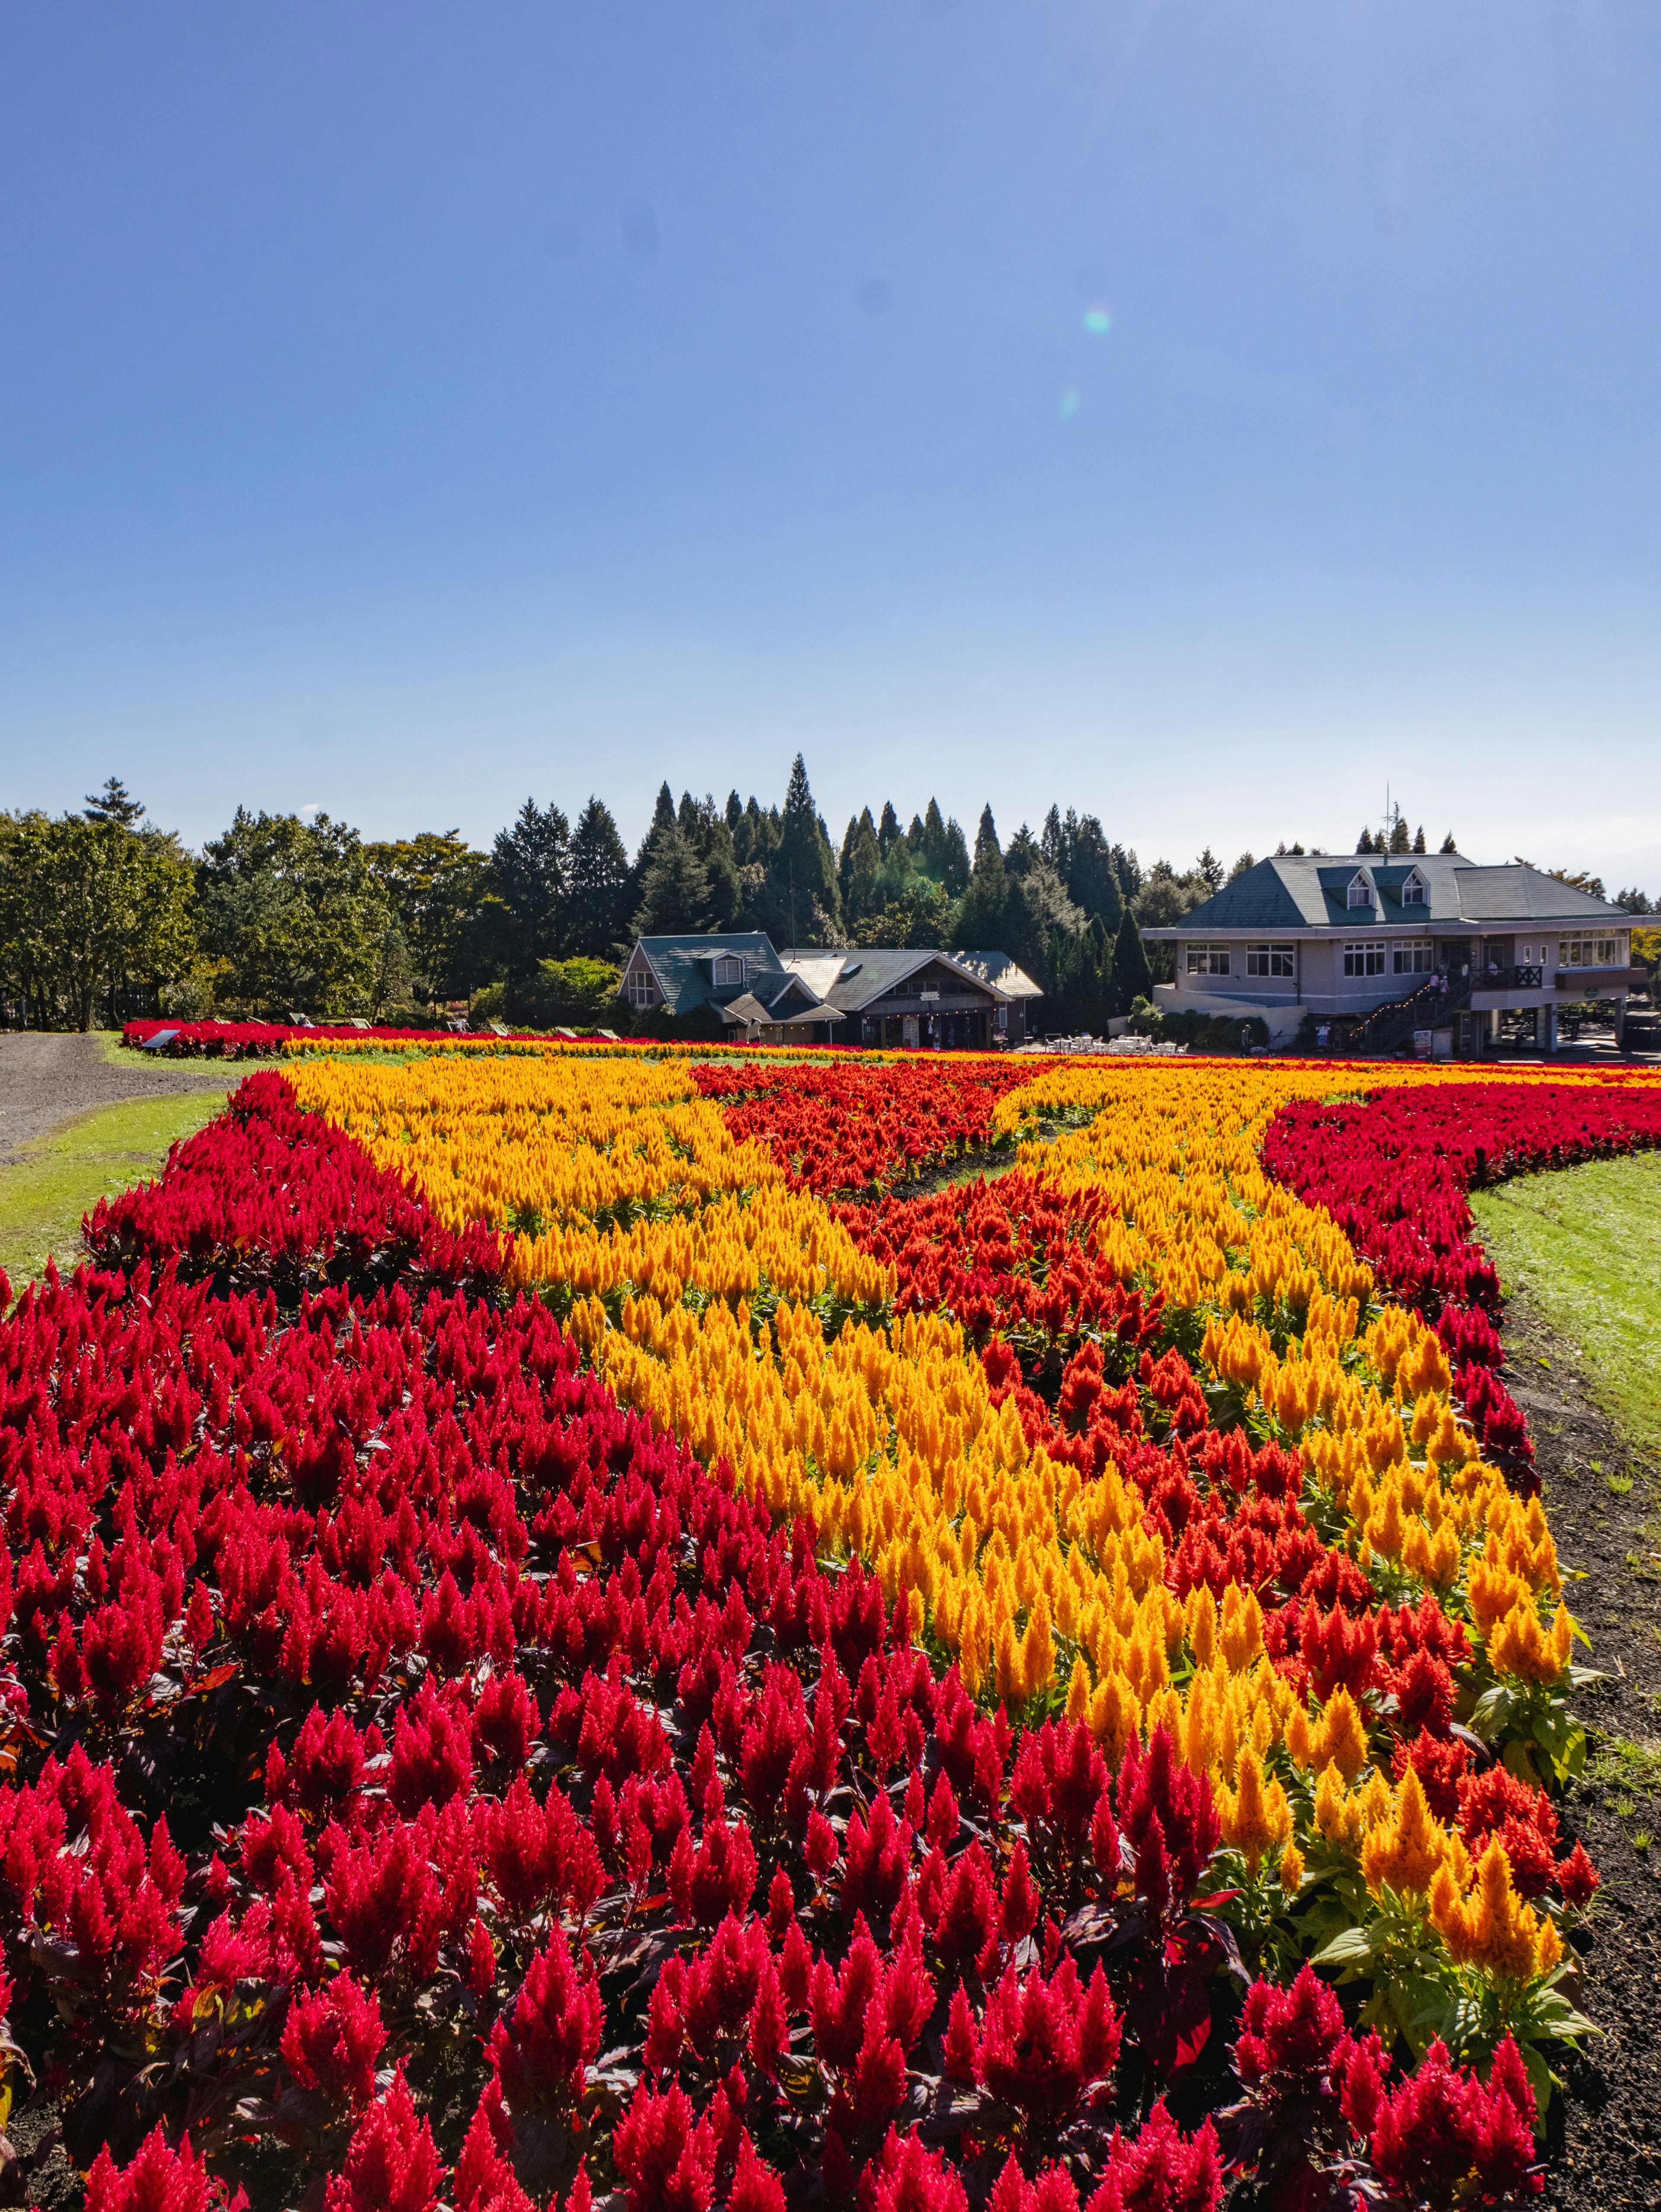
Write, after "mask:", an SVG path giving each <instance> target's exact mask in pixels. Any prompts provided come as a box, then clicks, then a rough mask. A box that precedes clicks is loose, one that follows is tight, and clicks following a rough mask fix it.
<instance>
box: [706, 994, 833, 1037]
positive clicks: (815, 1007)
mask: <svg viewBox="0 0 1661 2212" xmlns="http://www.w3.org/2000/svg"><path fill="white" fill-rule="evenodd" d="M721 1019H722V1021H724V1022H730V1023H732V1024H733V1026H734V1027H735V1028H736V1027H745V1028H749V1029H783V1028H785V1027H787V1026H788V1025H794V1024H796V1023H798V1022H839V1021H840V1020H841V1019H842V1016H841V1015H840V1014H839V1013H838V1012H837V1009H836V1008H835V1007H834V1006H824V1005H822V1004H820V1003H819V1002H818V1001H817V1000H813V1001H812V1002H810V1001H809V1000H806V999H803V998H798V997H796V996H794V994H790V993H788V992H784V991H780V992H777V993H776V994H775V996H774V999H773V1003H772V1005H771V1006H764V1005H763V1004H762V1002H761V1000H759V999H758V998H757V996H756V994H755V993H754V992H753V991H746V992H745V994H743V996H742V997H741V998H737V999H734V1000H733V1001H732V1002H731V1004H730V1005H728V1006H723V1007H722V1008H721Z"/></svg>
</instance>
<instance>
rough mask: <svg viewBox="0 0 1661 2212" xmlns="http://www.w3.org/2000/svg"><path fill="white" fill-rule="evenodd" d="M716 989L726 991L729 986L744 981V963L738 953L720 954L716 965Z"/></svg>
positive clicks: (716, 958)
mask: <svg viewBox="0 0 1661 2212" xmlns="http://www.w3.org/2000/svg"><path fill="white" fill-rule="evenodd" d="M714 977H715V988H716V989H717V990H718V991H720V990H725V989H726V988H727V987H728V986H729V985H731V984H733V983H741V982H743V981H744V963H743V961H742V960H741V959H740V958H739V956H738V954H737V953H736V952H722V953H719V954H718V955H717V956H716V957H715V963H714Z"/></svg>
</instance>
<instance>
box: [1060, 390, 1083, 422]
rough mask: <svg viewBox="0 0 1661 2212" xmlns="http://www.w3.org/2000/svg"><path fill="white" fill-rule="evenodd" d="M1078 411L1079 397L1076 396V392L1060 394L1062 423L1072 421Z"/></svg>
mask: <svg viewBox="0 0 1661 2212" xmlns="http://www.w3.org/2000/svg"><path fill="white" fill-rule="evenodd" d="M1078 411H1079V395H1078V393H1077V392H1076V391H1068V392H1062V405H1061V416H1062V422H1071V421H1072V420H1073V417H1074V416H1075V415H1076V414H1077V413H1078Z"/></svg>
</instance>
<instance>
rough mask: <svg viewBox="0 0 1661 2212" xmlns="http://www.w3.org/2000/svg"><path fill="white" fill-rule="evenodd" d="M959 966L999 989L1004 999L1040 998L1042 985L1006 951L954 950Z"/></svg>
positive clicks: (954, 956) (953, 955)
mask: <svg viewBox="0 0 1661 2212" xmlns="http://www.w3.org/2000/svg"><path fill="white" fill-rule="evenodd" d="M952 958H953V959H954V960H955V961H956V962H957V963H958V967H959V968H967V969H969V971H970V974H971V975H978V976H979V977H980V979H981V981H982V982H983V983H989V984H990V985H991V986H992V987H993V989H994V990H995V991H1001V992H1002V993H1003V994H1004V996H1005V998H1006V999H1042V998H1043V984H1042V983H1035V982H1034V981H1033V980H1032V978H1031V976H1030V975H1028V974H1027V972H1026V970H1025V969H1024V968H1018V967H1017V966H1016V965H1015V963H1014V962H1013V960H1012V959H1011V958H1010V957H1009V955H1008V954H1007V952H954V953H953V954H952Z"/></svg>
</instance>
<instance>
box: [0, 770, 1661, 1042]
mask: <svg viewBox="0 0 1661 2212" xmlns="http://www.w3.org/2000/svg"><path fill="white" fill-rule="evenodd" d="M1368 834H1369V846H1368V848H1367V849H1371V848H1372V847H1371V833H1368ZM1380 842H1381V843H1382V842H1383V838H1382V836H1381V838H1380ZM1390 843H1391V845H1392V847H1393V846H1394V845H1395V838H1394V837H1392V838H1391V840H1390ZM1450 843H1451V841H1450ZM1281 849H1282V851H1286V850H1288V849H1290V850H1293V851H1301V850H1302V849H1303V848H1301V846H1294V847H1292V848H1287V847H1284V846H1283V847H1282V848H1281ZM1358 849H1362V848H1360V846H1359V844H1358ZM1412 849H1417V850H1420V851H1422V850H1423V849H1424V846H1423V837H1422V833H1421V836H1420V838H1419V840H1418V841H1417V842H1416V847H1415V848H1412ZM1253 865H1254V862H1253V858H1252V855H1251V854H1250V853H1243V854H1241V855H1240V856H1239V858H1238V860H1237V861H1236V862H1235V863H1234V866H1233V867H1232V870H1228V871H1226V870H1225V869H1224V867H1223V866H1222V864H1221V863H1220V862H1219V861H1218V860H1216V859H1215V858H1214V855H1213V854H1212V853H1211V851H1210V849H1209V848H1207V850H1206V851H1204V852H1202V854H1201V855H1200V857H1199V859H1198V860H1196V862H1195V863H1194V865H1193V866H1191V867H1189V868H1187V869H1182V870H1179V869H1177V868H1176V867H1174V866H1172V865H1171V863H1170V862H1169V861H1167V860H1157V861H1155V862H1154V863H1153V866H1152V867H1150V868H1147V869H1146V870H1144V869H1143V867H1142V866H1141V864H1140V863H1139V861H1138V860H1137V857H1136V854H1135V850H1134V849H1132V848H1129V847H1127V846H1125V845H1123V844H1122V843H1119V842H1116V841H1114V840H1113V839H1111V838H1110V836H1109V835H1108V833H1107V831H1106V830H1105V829H1104V828H1103V826H1102V823H1101V822H1100V821H1099V819H1098V817H1096V816H1095V815H1093V814H1083V815H1081V814H1080V813H1079V812H1078V811H1076V810H1075V809H1074V808H1072V807H1069V808H1068V809H1067V810H1066V811H1062V808H1061V807H1060V806H1059V805H1056V806H1052V807H1051V808H1050V811H1049V813H1048V814H1047V815H1046V816H1045V817H1044V819H1043V823H1042V824H1041V826H1040V827H1039V829H1037V831H1036V832H1035V831H1034V830H1033V829H1031V828H1030V827H1029V826H1028V825H1027V824H1026V823H1022V824H1021V825H1020V826H1019V828H1018V829H1016V830H1015V831H1014V832H1013V835H1012V836H1009V838H1008V839H1007V842H1004V841H1002V840H1001V838H1000V836H999V833H998V829H997V826H996V823H995V820H994V817H993V813H992V809H991V807H990V805H988V806H987V807H986V808H985V809H984V810H983V812H982V814H981V817H980V821H979V823H978V825H977V830H976V835H975V840H974V845H973V848H972V849H971V848H970V843H969V841H968V839H967V838H966V837H965V836H964V831H963V829H962V828H961V826H960V825H959V824H958V822H957V821H956V820H955V819H953V818H952V817H948V816H946V815H945V814H943V813H942V811H941V809H940V805H939V804H938V803H937V801H935V800H934V799H930V801H929V802H928V807H927V808H926V809H925V811H923V812H922V813H921V814H914V815H913V816H912V817H911V820H910V823H909V824H903V823H902V821H901V818H900V816H899V814H898V813H897V811H896V809H895V807H894V806H893V805H892V804H891V803H888V804H885V805H884V806H883V807H882V808H881V809H880V811H878V812H874V813H873V810H872V809H871V808H869V807H867V808H865V809H863V810H862V811H861V812H860V813H859V814H858V815H856V816H855V817H852V818H851V819H850V820H849V823H848V826H847V829H846V830H845V831H844V833H843V837H842V839H841V841H840V842H839V843H837V842H834V841H833V840H832V837H831V833H830V830H829V829H828V828H827V826H826V823H825V821H824V816H823V815H822V814H821V813H820V811H819V810H818V806H817V805H816V803H815V801H814V799H813V795H812V789H811V787H810V785H809V782H808V776H807V769H806V763H804V761H803V760H802V758H801V757H800V754H798V756H797V757H796V759H795V761H794V763H793V765H792V767H791V769H790V773H789V777H788V782H787V785H786V789H785V793H784V798H783V801H782V804H776V805H766V806H764V805H761V804H760V803H759V802H758V801H757V799H755V798H754V797H751V798H750V799H748V800H740V799H739V794H738V793H737V792H736V791H734V792H733V793H730V794H729V796H728V798H727V802H726V804H725V805H719V804H718V803H717V802H716V801H715V799H714V798H713V797H705V798H703V799H696V798H694V797H693V795H692V794H691V793H690V792H684V793H682V795H681V798H680V799H679V801H678V803H677V802H676V800H675V799H674V796H673V794H672V792H671V790H670V787H669V786H668V784H667V783H665V784H664V785H663V787H662V788H661V789H660V791H659V793H658V795H657V803H656V805H655V808H654V812H653V816H652V820H651V823H650V825H649V827H648V829H647V832H646V834H645V836H644V837H643V838H642V840H641V842H640V845H639V847H638V848H637V850H636V852H635V853H634V854H632V855H631V854H630V852H629V850H628V848H627V847H626V846H625V845H624V840H623V837H622V834H621V832H620V831H619V829H618V824H617V821H616V818H615V817H614V816H613V815H612V813H611V809H610V808H609V807H608V806H607V805H606V804H605V801H604V800H603V799H599V798H594V797H591V798H590V799H588V801H587V805H584V806H583V807H582V808H581V810H580V811H578V812H577V814H576V817H575V820H573V819H572V818H571V817H569V816H568V815H567V813H566V812H565V811H563V809H562V808H561V807H559V806H558V805H552V804H549V805H538V803H537V802H536V800H535V799H526V802H525V805H523V806H522V807H521V808H520V811H519V813H518V815H517V816H516V817H514V820H513V821H512V822H511V823H508V826H507V827H506V828H505V829H502V830H501V831H500V832H499V833H498V834H497V836H496V837H495V839H494V840H493V841H492V842H491V845H490V849H489V850H488V851H481V850H479V849H478V848H475V847H473V846H472V845H470V844H469V843H468V842H467V841H466V840H465V838H463V837H461V836H459V834H458V833H457V832H456V831H455V830H453V829H448V830H424V831H422V832H420V833H419V834H418V835H417V836H411V837H406V838H399V839H395V840H392V841H383V842H377V841H374V840H369V839H365V838H363V837H362V836H360V835H359V834H358V832H357V831H356V829H352V828H350V826H349V825H348V824H346V823H341V822H336V821H333V820H332V819H331V818H330V817H329V816H327V815H326V814H318V815H316V816H314V817H310V818H307V817H301V816H299V815H294V814H266V813H264V812H260V813H251V812H249V811H247V810H246V809H245V808H239V809H238V811H237V813H236V816H235V818H234V821H233V822H232V823H231V824H230V826H229V827H228V829H226V830H225V831H224V832H223V833H222V835H221V836H217V837H213V838H210V839H209V840H208V841H207V842H205V843H204V846H203V848H202V849H201V851H200V852H198V853H192V852H189V851H187V850H186V848H185V847H184V846H183V844H182V843H181V842H180V840H179V837H178V836H175V835H174V834H173V832H171V831H169V830H166V829H161V828H160V827H159V826H157V825H156V824H155V823H153V822H151V820H150V819H149V816H148V814H147V812H146V810H145V808H144V806H143V804H142V802H141V801H139V800H138V799H135V798H133V797H132V796H131V794H130V793H128V791H127V790H126V788H125V786H124V785H123V784H122V782H121V781H119V779H118V778H116V777H112V778H111V779H110V780H109V781H108V783H106V786H105V787H104V789H103V790H102V791H101V792H100V793H96V794H95V795H94V796H91V797H88V799H87V801H86V803H85V805H84V806H83V807H82V809H81V810H80V811H78V812H72V813H65V814H64V815H62V816H59V817H49V816H47V815H46V814H44V813H41V812H38V811H32V812H12V813H7V812H0V1012H3V1016H4V1018H5V1019H7V1020H8V1021H9V1022H11V1023H13V1024H18V1023H22V1022H27V1024H29V1025H30V1026H31V1027H75V1028H88V1027H91V1026H94V1024H99V1023H100V1022H108V1023H115V1022H119V1021H121V1020H124V1019H127V1018H131V1017H132V1016H133V1015H135V1014H139V1013H161V1014H169V1015H177V1016H179V1018H182V1019H191V1020H201V1019H205V1018H208V1017H210V1016H212V1015H219V1016H222V1017H225V1018H232V1019H248V1018H276V1019H279V1020H280V1019H284V1018H287V1017H288V1015H289V1014H290V1013H301V1014H305V1015H307V1016H309V1017H310V1018H313V1019H318V1018H337V1019H338V1018H346V1017H349V1016H355V1015H356V1016H368V1018H371V1019H374V1020H377V1021H382V1022H390V1023H396V1024H404V1025H408V1026H418V1025H420V1024H423V1023H427V1022H436V1021H441V1020H442V1019H443V1018H445V1015H446V1013H447V1010H448V1009H450V1008H453V1007H455V1006H458V1005H459V1004H461V1003H464V1002H465V1004H466V1005H467V1006H469V1008H470V1009H471V1011H472V1014H473V1015H474V1017H475V1018H483V1017H484V1016H485V1015H498V1016H501V1017H502V1018H506V1019H508V1020H509V1021H512V1022H520V1023H524V1024H537V1025H540V1024H551V1023H555V1022H560V1021H572V1022H588V1023H593V1022H605V1023H606V1024H608V1025H611V1026H614V1027H618V1028H622V1027H624V1026H638V1025H639V1024H637V1023H636V1022H635V1021H634V1020H633V1019H632V1018H631V1017H630V1015H629V1013H628V1011H627V1009H626V1008H624V1006H623V1005H622V1002H621V1001H620V1000H618V995H617V994H618V981H619V977H620V973H621V967H622V963H623V962H624V960H625V959H626V957H627V956H628V951H629V948H630V945H632V944H633V942H634V939H636V937H637V936H642V935H644V936H677V935H681V934H684V933H689V932H695V931H705V930H717V931H747V930H758V931H762V932H764V933H765V934H766V935H767V936H768V937H770V939H772V941H773V943H774V944H775V945H777V946H778V947H779V948H780V949H781V950H782V949H784V948H786V947H788V946H790V945H803V946H809V945H818V946H823V945H850V946H858V945H903V946H910V947H916V948H919V949H921V948H923V947H933V946H938V947H940V948H942V949H944V950H946V951H1001V952H1004V953H1007V955H1008V956H1009V957H1011V958H1012V959H1013V960H1014V961H1015V962H1016V963H1018V964H1019V966H1020V967H1021V968H1023V969H1025V970H1026V972H1027V973H1028V974H1029V975H1031V977H1032V979H1033V980H1034V981H1035V982H1037V984H1038V985H1039V986H1040V987H1041V988H1042V989H1043V992H1044V994H1045V997H1044V1002H1043V1007H1042V1009H1041V1011H1040V1020H1041V1024H1042V1026H1043V1028H1044V1029H1046V1030H1049V1031H1050V1032H1051V1033H1052V1034H1054V1033H1057V1032H1062V1031H1065V1032H1070V1033H1076V1032H1078V1031H1079V1030H1094V1031H1097V1032H1099V1031H1100V1030H1101V1029H1102V1028H1103V1027H1104V1025H1105V1023H1106V1021H1107V1019H1108V1018H1109V1017H1110V1015H1112V1014H1114V1013H1116V1012H1129V1011H1130V1009H1131V1008H1132V1006H1134V1005H1135V1001H1136V1000H1138V999H1139V998H1142V997H1145V996H1146V995H1147V993H1148V992H1149V990H1150V989H1151V987H1152V986H1153V982H1154V981H1159V980H1162V979H1164V978H1165V977H1168V975H1170V973H1171V965H1170V963H1171V954H1170V952H1169V951H1168V949H1167V948H1165V947H1157V946H1156V947H1145V946H1144V945H1143V943H1142V938H1141V933H1142V931H1143V930H1144V929H1146V928H1148V927H1153V926H1156V925H1169V924H1170V923H1171V922H1174V921H1180V920H1181V919H1182V918H1183V915H1186V914H1188V913H1189V912H1191V911H1192V910H1193V908H1195V907H1196V906H1198V905H1199V904H1200V903H1201V902H1202V901H1203V900H1204V899H1206V898H1208V897H1209V896H1211V895H1212V893H1213V892H1214V891H1215V890H1218V889H1220V886H1221V885H1222V884H1223V883H1224V882H1225V881H1226V880H1227V879H1228V878H1229V877H1230V876H1232V875H1238V874H1239V873H1241V872H1243V871H1244V870H1245V869H1247V868H1249V867H1250V866H1253ZM1623 896H1625V895H1623ZM659 1019H661V1017H659Z"/></svg>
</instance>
